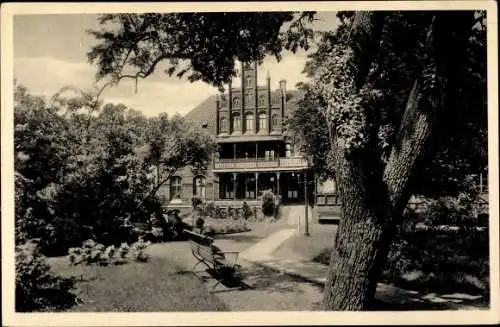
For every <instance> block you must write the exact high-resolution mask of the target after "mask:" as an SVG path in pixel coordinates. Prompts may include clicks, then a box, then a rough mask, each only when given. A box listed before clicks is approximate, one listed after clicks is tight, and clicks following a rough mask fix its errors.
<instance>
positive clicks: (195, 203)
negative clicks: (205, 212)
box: [191, 197, 203, 209]
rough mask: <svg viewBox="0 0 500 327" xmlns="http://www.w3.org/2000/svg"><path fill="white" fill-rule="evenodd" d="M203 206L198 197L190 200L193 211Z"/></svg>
mask: <svg viewBox="0 0 500 327" xmlns="http://www.w3.org/2000/svg"><path fill="white" fill-rule="evenodd" d="M202 204H203V200H202V199H200V198H198V197H193V198H191V205H192V206H193V209H197V208H198V207H200V206H201V205H202Z"/></svg>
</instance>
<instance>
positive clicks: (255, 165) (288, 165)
mask: <svg viewBox="0 0 500 327" xmlns="http://www.w3.org/2000/svg"><path fill="white" fill-rule="evenodd" d="M307 167H308V165H307V160H306V159H305V158H304V157H286V158H277V159H267V158H236V159H218V160H216V161H215V162H214V171H241V170H254V171H260V170H296V169H305V168H307Z"/></svg>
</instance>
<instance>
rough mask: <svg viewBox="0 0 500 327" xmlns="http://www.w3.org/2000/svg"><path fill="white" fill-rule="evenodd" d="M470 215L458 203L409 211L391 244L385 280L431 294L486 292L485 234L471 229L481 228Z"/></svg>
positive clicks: (435, 202) (436, 202) (433, 203)
mask: <svg viewBox="0 0 500 327" xmlns="http://www.w3.org/2000/svg"><path fill="white" fill-rule="evenodd" d="M472 214H473V211H471V210H470V207H469V208H467V207H466V206H464V205H461V204H460V202H459V199H454V200H453V201H449V200H448V199H438V200H428V201H427V202H426V203H425V204H424V205H423V206H421V207H420V208H418V209H408V210H407V211H406V212H405V219H404V221H405V224H403V225H402V226H400V227H399V228H398V231H397V234H396V237H395V240H394V242H393V243H392V245H391V249H390V252H389V256H388V261H387V264H386V267H385V271H384V274H383V278H384V279H385V280H387V281H389V282H394V283H396V284H399V285H400V286H402V287H408V288H415V287H417V288H423V289H425V290H429V291H433V292H439V291H443V292H480V293H481V292H485V290H486V289H487V288H488V287H487V285H488V283H489V241H488V231H487V230H481V229H476V228H475V227H476V226H478V225H479V224H478V222H475V221H474V220H470V216H471V215H472ZM449 224H453V225H455V226H449ZM420 226H426V227H427V228H421V227H420ZM445 227H448V228H445Z"/></svg>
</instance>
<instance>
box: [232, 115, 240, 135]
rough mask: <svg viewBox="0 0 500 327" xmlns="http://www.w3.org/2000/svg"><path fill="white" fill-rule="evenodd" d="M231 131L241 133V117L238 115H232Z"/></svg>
mask: <svg viewBox="0 0 500 327" xmlns="http://www.w3.org/2000/svg"><path fill="white" fill-rule="evenodd" d="M233 131H241V117H240V114H238V113H234V114H233Z"/></svg>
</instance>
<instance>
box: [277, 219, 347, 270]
mask: <svg viewBox="0 0 500 327" xmlns="http://www.w3.org/2000/svg"><path fill="white" fill-rule="evenodd" d="M336 232H337V226H336V225H320V224H311V225H310V226H309V233H310V236H304V235H303V232H302V233H300V234H298V235H294V236H293V237H291V238H289V239H288V240H286V241H285V242H284V243H283V244H282V245H281V246H280V248H279V249H278V250H277V251H276V252H275V253H274V255H275V256H276V257H277V258H278V259H283V260H304V261H310V260H312V261H316V262H321V260H319V257H320V256H324V255H325V254H326V256H327V257H328V258H329V253H330V251H329V250H330V249H331V248H332V247H333V243H334V240H335V235H336ZM328 258H326V259H327V260H328Z"/></svg>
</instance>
